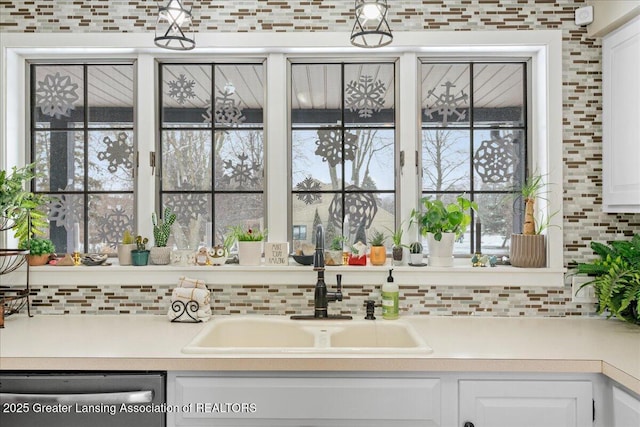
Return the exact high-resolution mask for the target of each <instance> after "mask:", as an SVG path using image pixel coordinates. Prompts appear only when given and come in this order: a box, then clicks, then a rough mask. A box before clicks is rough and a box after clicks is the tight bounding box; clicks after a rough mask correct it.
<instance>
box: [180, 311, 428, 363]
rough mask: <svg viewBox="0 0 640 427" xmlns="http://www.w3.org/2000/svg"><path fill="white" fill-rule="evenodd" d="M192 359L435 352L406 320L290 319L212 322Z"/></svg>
mask: <svg viewBox="0 0 640 427" xmlns="http://www.w3.org/2000/svg"><path fill="white" fill-rule="evenodd" d="M182 351H183V352H184V353H194V354H247V353H249V354H265V355H275V354H291V353H299V354H307V355H311V356H312V355H315V354H325V355H329V354H333V355H344V354H363V353H367V354H377V355H383V354H387V355H402V354H411V355H416V354H422V355H428V354H429V353H431V352H432V349H431V347H429V346H428V345H427V344H426V343H425V342H424V340H423V339H422V337H420V336H419V335H418V334H417V333H416V332H415V331H414V329H413V327H411V325H410V324H409V323H406V322H404V321H402V320H395V321H392V322H391V321H384V320H375V321H371V320H337V321H336V320H331V321H323V320H309V321H305V320H291V319H289V318H288V317H280V316H278V317H271V316H229V317H217V318H214V319H213V320H212V321H211V323H210V324H209V325H207V326H205V328H204V329H203V330H202V331H200V333H199V334H198V335H196V337H195V338H194V339H193V340H192V341H191V342H190V343H189V344H187V346H185V347H184V348H183V349H182Z"/></svg>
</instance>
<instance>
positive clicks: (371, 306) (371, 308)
mask: <svg viewBox="0 0 640 427" xmlns="http://www.w3.org/2000/svg"><path fill="white" fill-rule="evenodd" d="M364 305H365V307H366V308H367V315H366V316H365V319H366V320H376V316H374V312H375V307H376V302H375V301H374V300H371V299H368V300H366V301H365V302H364Z"/></svg>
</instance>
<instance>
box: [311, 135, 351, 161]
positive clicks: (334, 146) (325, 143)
mask: <svg viewBox="0 0 640 427" xmlns="http://www.w3.org/2000/svg"><path fill="white" fill-rule="evenodd" d="M316 145H317V146H318V148H316V151H315V154H316V155H318V156H320V157H322V161H323V162H327V163H329V165H330V166H337V165H339V164H340V163H341V162H342V153H343V152H344V160H345V161H347V160H354V159H355V158H356V151H358V136H357V135H356V134H353V133H350V132H345V133H344V143H343V142H342V140H341V138H340V132H338V131H337V130H333V129H327V130H319V131H318V140H317V141H316ZM343 145H344V149H343Z"/></svg>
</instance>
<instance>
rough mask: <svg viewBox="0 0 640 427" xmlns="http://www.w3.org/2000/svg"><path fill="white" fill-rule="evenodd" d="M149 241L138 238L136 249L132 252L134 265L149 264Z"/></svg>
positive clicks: (144, 238)
mask: <svg viewBox="0 0 640 427" xmlns="http://www.w3.org/2000/svg"><path fill="white" fill-rule="evenodd" d="M148 242H149V239H147V238H146V237H142V236H140V235H138V236H137V237H136V249H134V250H132V251H131V263H132V264H133V265H137V266H140V265H147V264H148V263H149V250H148V249H147V243H148Z"/></svg>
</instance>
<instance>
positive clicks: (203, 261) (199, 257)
mask: <svg viewBox="0 0 640 427" xmlns="http://www.w3.org/2000/svg"><path fill="white" fill-rule="evenodd" d="M196 264H198V265H207V264H209V255H208V254H207V248H205V247H204V246H203V247H201V248H200V249H198V253H197V254H196Z"/></svg>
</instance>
